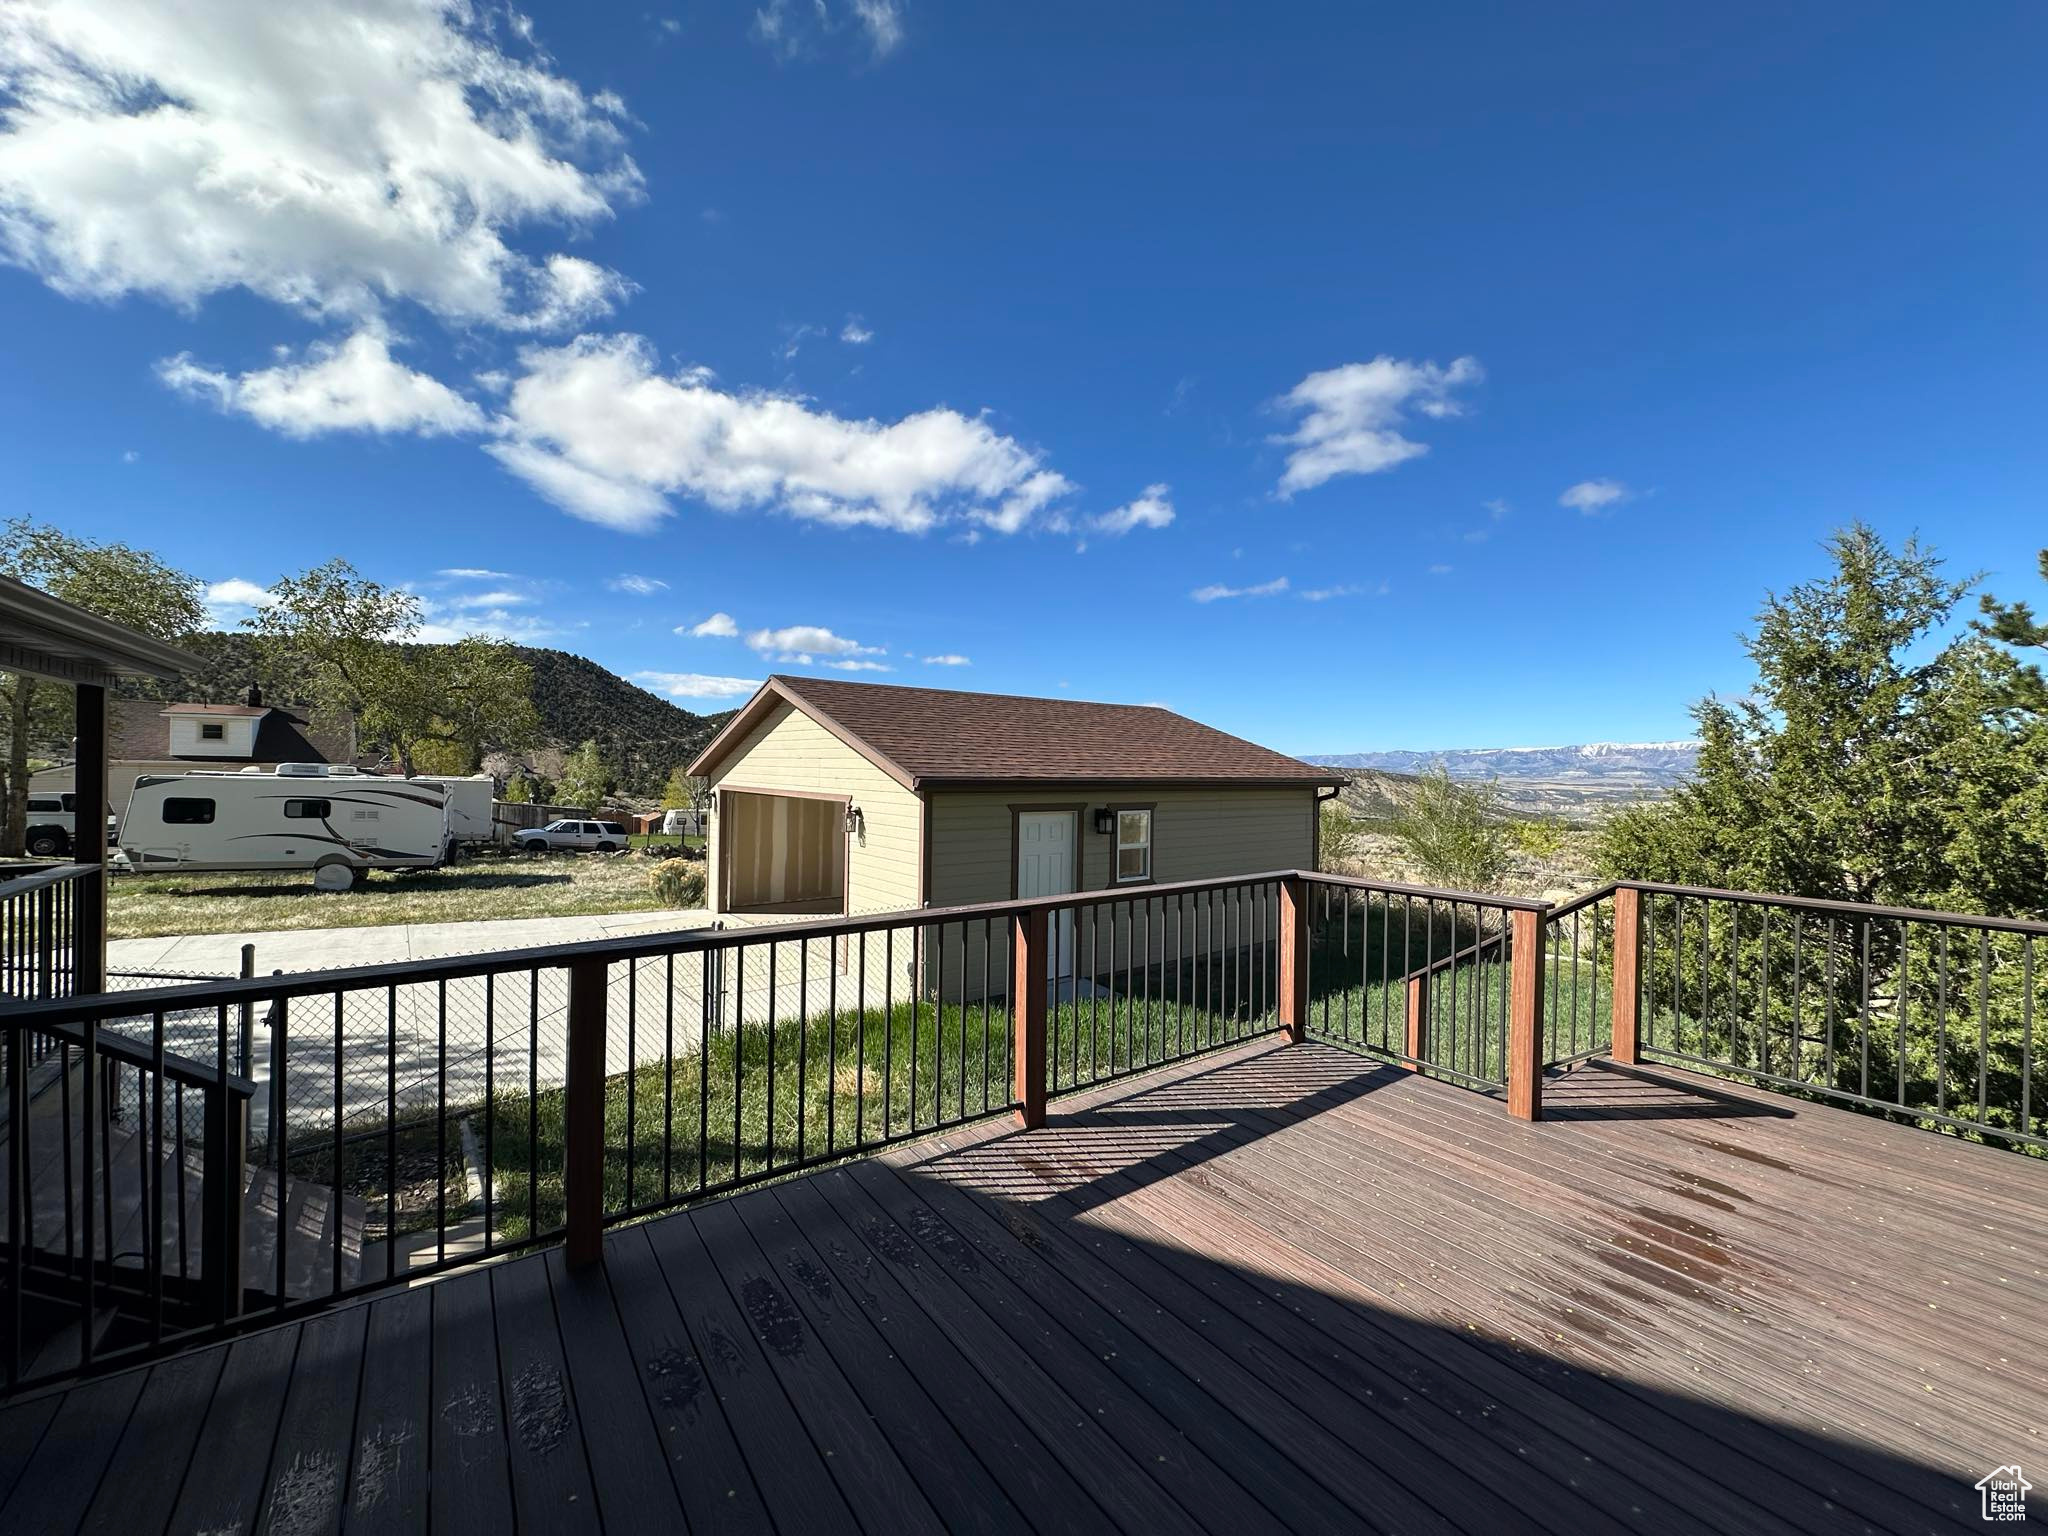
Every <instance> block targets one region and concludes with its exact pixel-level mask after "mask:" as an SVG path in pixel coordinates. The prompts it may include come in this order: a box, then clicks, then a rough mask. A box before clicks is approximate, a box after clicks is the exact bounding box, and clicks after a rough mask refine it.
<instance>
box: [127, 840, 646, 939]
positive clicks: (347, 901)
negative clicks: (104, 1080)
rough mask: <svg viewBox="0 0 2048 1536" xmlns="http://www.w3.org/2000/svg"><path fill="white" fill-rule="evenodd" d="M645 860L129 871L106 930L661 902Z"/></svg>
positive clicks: (165, 930)
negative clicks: (335, 878)
mask: <svg viewBox="0 0 2048 1536" xmlns="http://www.w3.org/2000/svg"><path fill="white" fill-rule="evenodd" d="M648 862H649V861H648V860H646V859H644V858H638V857H632V856H624V855H621V856H617V857H606V856H604V855H600V854H582V855H570V854H562V855H557V856H554V857H550V858H486V859H472V860H468V861H465V862H463V863H460V864H453V865H449V866H446V867H444V868H441V869H418V870H374V871H371V872H370V873H369V874H367V875H362V876H358V877H357V879H356V884H355V888H354V889H352V890H347V891H335V892H323V891H315V890H314V889H313V877H312V875H311V873H310V872H307V871H304V870H293V871H288V872H278V873H262V874H256V873H235V874H184V875H171V874H165V875H123V876H116V877H114V878H113V879H112V880H110V881H109V885H108V888H109V892H110V900H109V903H108V914H107V920H108V929H109V936H110V937H112V938H116V939H146V938H156V937H159V936H161V935H165V934H181V933H274V932H278V931H280V930H285V929H292V928H373V927H379V926H382V925H384V924H389V923H461V922H476V921H479V920H482V919H488V918H504V917H583V916H587V915H590V914H593V913H612V912H655V911H660V910H662V907H661V904H660V903H659V902H658V901H656V900H655V897H654V893H653V892H652V891H651V890H650V889H649V888H648V883H647V870H648Z"/></svg>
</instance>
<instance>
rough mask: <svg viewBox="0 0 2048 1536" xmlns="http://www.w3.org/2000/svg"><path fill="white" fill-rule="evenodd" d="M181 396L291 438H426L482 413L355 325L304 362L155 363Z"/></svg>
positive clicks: (313, 349)
mask: <svg viewBox="0 0 2048 1536" xmlns="http://www.w3.org/2000/svg"><path fill="white" fill-rule="evenodd" d="M157 376H158V377H159V378H161V379H162V380H163V381H164V383H165V384H167V385H169V386H170V387H171V388H172V389H174V390H176V391H178V392H179V393H180V394H183V395H189V396H192V397H193V398H195V399H204V400H210V401H211V402H212V403H213V404H215V405H217V406H218V407H219V408H220V409H222V410H224V411H230V412H234V413H236V414H238V415H243V416H247V417H249V418H250V419H251V420H253V421H256V422H259V423H260V424H262V425H263V426H266V427H269V428H270V429H271V430H272V431H275V432H282V433H284V434H285V435H286V436H287V437H297V438H308V437H318V436H320V435H321V434H322V433H326V432H376V433H379V434H385V433H392V432H416V433H419V434H420V435H422V436H426V437H436V436H443V435H446V434H448V433H455V432H474V431H477V430H479V429H481V428H482V426H483V425H484V414H483V412H482V411H481V410H479V409H478V408H477V407H476V405H475V404H474V403H473V402H472V401H469V400H466V399H464V398H463V397H462V396H461V395H458V394H457V393H456V392H455V391H454V390H452V389H450V388H449V387H448V386H447V385H445V384H443V383H441V382H440V380H438V379H433V378H429V377H428V376H427V375H426V374H424V373H420V372H418V371H416V370H415V369H411V368H408V367H406V366H405V364H403V363H401V362H399V361H398V360H397V359H395V358H394V357H392V355H391V350H390V347H389V345H388V344H387V343H386V341H385V339H384V337H383V336H381V335H379V334H378V333H377V332H376V331H375V330H373V329H367V328H366V329H364V330H360V331H357V332H356V333H355V334H354V335H353V336H351V337H349V338H348V339H347V340H346V341H344V342H341V343H339V344H338V345H337V344H334V343H328V342H316V343H314V344H313V345H312V346H310V347H308V348H307V349H306V353H305V356H304V358H303V359H302V360H299V361H292V360H289V359H287V360H286V361H283V362H280V363H278V364H276V365H275V366H274V367H270V368H261V369H257V370H255V371H253V372H250V373H243V374H229V373H223V372H221V371H219V370H217V369H212V368H207V367H203V366H202V365H200V364H198V363H195V362H194V361H192V355H191V354H190V353H189V352H181V353H179V354H178V355H177V356H176V357H170V358H166V359H164V360H163V361H162V362H161V363H159V364H157Z"/></svg>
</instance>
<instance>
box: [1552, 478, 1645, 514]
mask: <svg viewBox="0 0 2048 1536" xmlns="http://www.w3.org/2000/svg"><path fill="white" fill-rule="evenodd" d="M1629 495H1630V491H1629V488H1628V487H1627V486H1625V485H1623V484H1622V483H1621V482H1620V481H1619V480H1581V481H1580V482H1579V483H1578V484H1577V485H1573V486H1567V487H1566V488H1565V492H1564V494H1563V495H1562V496H1560V497H1558V498H1557V504H1558V505H1559V506H1560V507H1570V508H1572V510H1574V511H1576V512H1580V513H1583V514H1584V515H1585V516H1587V517H1597V516H1599V515H1600V514H1601V513H1602V512H1605V511H1606V510H1607V509H1608V508H1610V507H1614V506H1619V505H1620V504H1621V503H1622V502H1624V501H1627V500H1628V498H1629Z"/></svg>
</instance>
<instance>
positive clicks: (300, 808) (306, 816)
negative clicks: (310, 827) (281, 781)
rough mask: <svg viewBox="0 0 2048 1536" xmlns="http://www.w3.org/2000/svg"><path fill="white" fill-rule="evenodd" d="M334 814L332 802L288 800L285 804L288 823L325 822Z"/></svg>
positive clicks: (285, 816) (285, 815)
mask: <svg viewBox="0 0 2048 1536" xmlns="http://www.w3.org/2000/svg"><path fill="white" fill-rule="evenodd" d="M333 814H334V802H333V801H331V800H287V801H285V803H284V819H285V820H286V821H325V820H326V819H327V818H328V817H330V816H332V815H333Z"/></svg>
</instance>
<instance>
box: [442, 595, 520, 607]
mask: <svg viewBox="0 0 2048 1536" xmlns="http://www.w3.org/2000/svg"><path fill="white" fill-rule="evenodd" d="M532 601H533V598H532V596H531V595H530V594H529V593H525V592H465V593H463V594H462V595H461V596H459V597H451V598H450V599H449V600H448V603H449V606H450V607H452V608H517V607H519V606H520V605H521V604H522V603H530V602H532Z"/></svg>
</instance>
